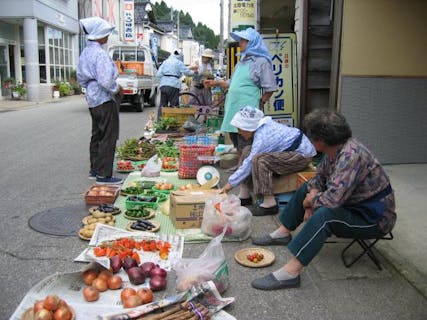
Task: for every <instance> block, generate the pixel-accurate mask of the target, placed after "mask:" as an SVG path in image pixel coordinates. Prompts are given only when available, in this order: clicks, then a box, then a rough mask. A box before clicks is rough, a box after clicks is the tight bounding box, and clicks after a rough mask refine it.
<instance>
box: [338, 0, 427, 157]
mask: <svg viewBox="0 0 427 320" xmlns="http://www.w3.org/2000/svg"><path fill="white" fill-rule="evenodd" d="M426 52H427V1H424V0H407V1H400V0H344V6H343V24H342V42H341V57H340V58H341V65H340V73H339V78H340V84H339V90H338V110H341V111H342V112H343V114H344V115H345V116H346V118H347V119H348V121H349V123H350V125H351V127H352V128H353V134H354V136H355V137H359V138H360V139H361V140H362V141H363V142H364V143H365V144H366V145H367V146H368V148H369V149H370V150H371V151H373V153H374V154H376V155H377V157H378V158H379V160H380V161H381V162H383V163H391V164H393V163H423V162H427V152H426V148H425V143H426V141H427V108H426V101H427V63H426Z"/></svg>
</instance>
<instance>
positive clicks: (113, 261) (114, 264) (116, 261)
mask: <svg viewBox="0 0 427 320" xmlns="http://www.w3.org/2000/svg"><path fill="white" fill-rule="evenodd" d="M110 268H111V271H113V273H117V272H119V271H120V269H121V268H122V260H121V259H120V257H119V256H112V257H111V258H110Z"/></svg>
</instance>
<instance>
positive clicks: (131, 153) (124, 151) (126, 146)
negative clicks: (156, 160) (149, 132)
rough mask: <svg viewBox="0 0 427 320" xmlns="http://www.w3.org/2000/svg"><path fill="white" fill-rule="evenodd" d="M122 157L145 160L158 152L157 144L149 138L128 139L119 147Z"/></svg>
mask: <svg viewBox="0 0 427 320" xmlns="http://www.w3.org/2000/svg"><path fill="white" fill-rule="evenodd" d="M117 153H118V155H119V158H120V159H128V160H144V159H149V158H151V157H152V156H154V155H155V154H156V153H157V150H156V146H155V145H154V144H151V143H150V142H149V141H147V140H137V139H128V140H126V141H125V142H124V143H123V144H122V145H121V146H119V147H118V148H117Z"/></svg>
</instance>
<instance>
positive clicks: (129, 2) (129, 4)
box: [123, 0, 135, 42]
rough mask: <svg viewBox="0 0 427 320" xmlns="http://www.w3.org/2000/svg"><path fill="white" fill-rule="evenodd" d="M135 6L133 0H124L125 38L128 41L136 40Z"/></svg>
mask: <svg viewBox="0 0 427 320" xmlns="http://www.w3.org/2000/svg"><path fill="white" fill-rule="evenodd" d="M134 7H135V5H134V2H133V0H123V23H124V28H123V39H124V41H127V42H134V41H135V24H134Z"/></svg>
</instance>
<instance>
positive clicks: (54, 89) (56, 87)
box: [52, 79, 61, 98]
mask: <svg viewBox="0 0 427 320" xmlns="http://www.w3.org/2000/svg"><path fill="white" fill-rule="evenodd" d="M60 85H61V81H59V80H57V79H55V81H54V85H53V87H52V95H53V97H54V98H59V97H60V93H59V86H60Z"/></svg>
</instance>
